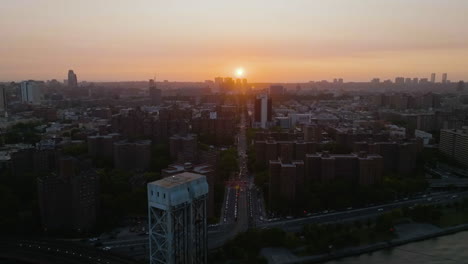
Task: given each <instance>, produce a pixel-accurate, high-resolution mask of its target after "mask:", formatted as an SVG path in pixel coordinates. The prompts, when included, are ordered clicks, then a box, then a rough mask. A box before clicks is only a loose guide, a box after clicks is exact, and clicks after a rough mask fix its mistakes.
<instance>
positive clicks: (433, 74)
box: [431, 73, 436, 83]
mask: <svg viewBox="0 0 468 264" xmlns="http://www.w3.org/2000/svg"><path fill="white" fill-rule="evenodd" d="M435 79H436V74H435V73H432V74H431V83H435Z"/></svg>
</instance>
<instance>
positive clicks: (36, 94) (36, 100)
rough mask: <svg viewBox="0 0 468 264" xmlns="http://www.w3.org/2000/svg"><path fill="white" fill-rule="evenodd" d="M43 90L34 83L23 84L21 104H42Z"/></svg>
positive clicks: (26, 82) (24, 82)
mask: <svg viewBox="0 0 468 264" xmlns="http://www.w3.org/2000/svg"><path fill="white" fill-rule="evenodd" d="M41 96H42V94H41V88H40V87H38V86H37V85H36V84H35V83H34V82H33V81H23V82H21V102H23V103H29V104H40V102H41Z"/></svg>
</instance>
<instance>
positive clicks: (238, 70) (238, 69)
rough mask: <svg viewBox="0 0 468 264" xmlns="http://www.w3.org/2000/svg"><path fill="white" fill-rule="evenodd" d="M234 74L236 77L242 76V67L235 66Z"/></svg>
mask: <svg viewBox="0 0 468 264" xmlns="http://www.w3.org/2000/svg"><path fill="white" fill-rule="evenodd" d="M236 75H237V77H242V76H244V69H243V68H237V70H236Z"/></svg>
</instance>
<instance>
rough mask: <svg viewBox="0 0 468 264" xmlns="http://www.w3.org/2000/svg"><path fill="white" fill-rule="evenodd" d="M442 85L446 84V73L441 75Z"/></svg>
mask: <svg viewBox="0 0 468 264" xmlns="http://www.w3.org/2000/svg"><path fill="white" fill-rule="evenodd" d="M442 83H447V73H444V74H442Z"/></svg>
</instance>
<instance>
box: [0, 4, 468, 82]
mask: <svg viewBox="0 0 468 264" xmlns="http://www.w3.org/2000/svg"><path fill="white" fill-rule="evenodd" d="M109 5H112V8H109ZM3 7H4V8H2V11H0V14H1V16H0V22H1V23H2V24H3V25H7V27H4V28H2V29H1V30H0V36H2V39H4V40H5V41H4V43H3V45H2V47H1V48H0V56H1V57H2V61H1V62H0V81H20V80H28V79H38V80H47V79H58V80H62V79H65V78H64V77H63V71H64V69H74V70H75V71H76V72H78V73H79V75H80V79H81V80H87V81H134V80H147V79H148V78H149V77H151V76H154V74H155V73H156V74H157V76H158V79H159V80H165V79H167V80H175V81H202V80H205V79H211V77H212V76H235V74H236V69H238V68H239V67H242V68H243V69H244V70H245V73H244V75H243V77H245V78H247V79H249V80H251V81H252V82H307V81H310V80H324V79H327V80H332V79H333V78H337V77H339V78H343V79H344V80H345V81H369V80H371V79H372V78H374V77H379V78H381V79H394V77H396V76H407V77H418V78H422V77H424V78H430V74H431V73H433V72H435V73H437V78H438V80H437V81H438V82H440V77H441V74H442V73H445V72H447V73H448V74H449V79H451V80H452V81H458V80H467V79H468V73H467V72H466V70H465V69H466V68H468V61H466V60H463V59H462V58H466V57H468V45H467V44H466V43H468V37H467V36H468V35H467V34H466V30H465V29H464V28H463V27H461V26H460V25H462V24H463V22H464V14H466V11H468V3H467V2H466V1H460V0H451V1H445V2H442V1H420V0H414V1H410V2H408V1H392V2H388V1H367V0H366V1H364V0H363V1H339V0H336V1H327V2H326V3H322V2H318V1H292V2H291V1H289V2H286V1H263V0H262V1H260V0H259V1H244V0H239V1H236V2H233V3H219V2H218V1H212V0H209V1H208V0H207V1H198V2H196V3H177V2H175V3H168V2H162V1H146V0H141V1H136V2H132V3H131V4H130V3H126V2H123V1H118V2H115V1H100V2H99V3H94V2H91V1H79V2H76V3H63V2H61V1H56V0H43V1H10V0H7V1H5V3H4V5H3ZM260 10H261V11H260ZM434 17H437V23H434ZM103 18H104V19H103ZM369 32H372V34H370V33H369Z"/></svg>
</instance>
